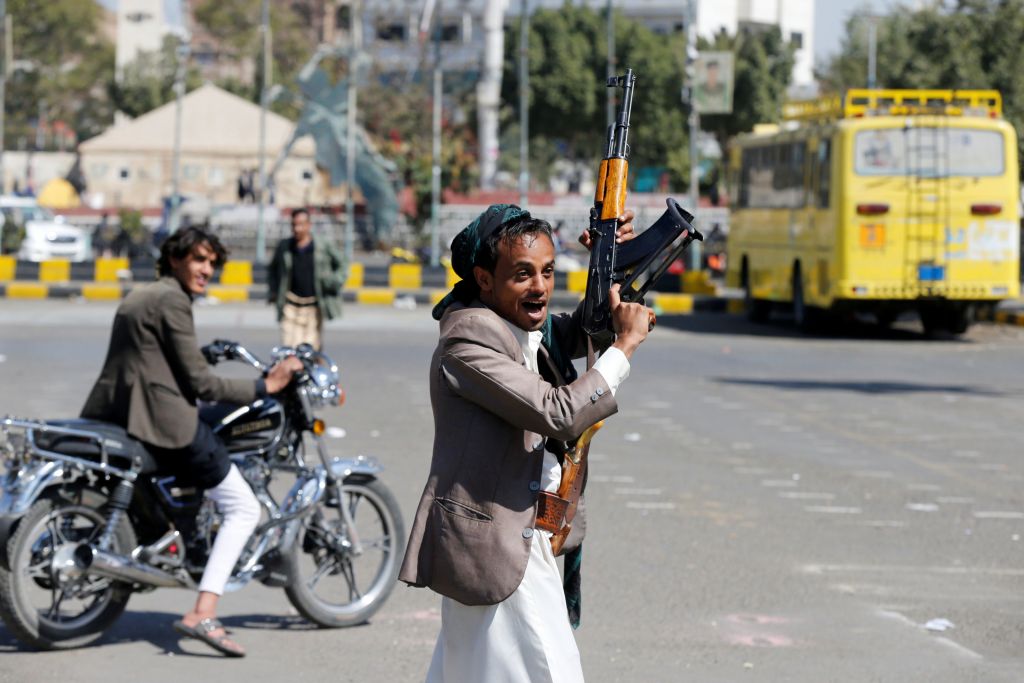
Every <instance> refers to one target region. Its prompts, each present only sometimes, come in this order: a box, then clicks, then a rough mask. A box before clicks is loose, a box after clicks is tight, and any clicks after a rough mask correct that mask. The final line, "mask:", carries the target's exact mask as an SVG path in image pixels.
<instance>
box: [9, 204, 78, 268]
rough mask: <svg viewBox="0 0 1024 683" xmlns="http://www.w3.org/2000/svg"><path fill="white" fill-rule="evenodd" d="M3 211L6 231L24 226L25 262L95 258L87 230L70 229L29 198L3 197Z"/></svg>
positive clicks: (22, 252)
mask: <svg viewBox="0 0 1024 683" xmlns="http://www.w3.org/2000/svg"><path fill="white" fill-rule="evenodd" d="M0 211H2V212H3V218H4V223H5V227H6V229H10V226H11V225H12V224H13V225H24V226H25V239H24V240H22V243H21V249H19V250H18V258H19V259H21V260H24V261H46V260H49V259H66V260H68V261H88V260H89V259H91V258H92V235H91V234H90V233H89V232H88V231H87V230H85V229H83V228H79V227H76V226H74V225H69V224H67V223H65V222H64V219H63V217H61V216H54V215H53V213H52V212H50V210H49V209H46V208H43V207H41V206H39V205H38V204H36V202H35V200H34V199H32V198H30V197H0Z"/></svg>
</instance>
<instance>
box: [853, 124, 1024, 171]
mask: <svg viewBox="0 0 1024 683" xmlns="http://www.w3.org/2000/svg"><path fill="white" fill-rule="evenodd" d="M853 157H854V171H855V172H856V173H857V174H858V175H872V176H879V175H881V176H891V175H922V176H927V177H945V176H998V175H1002V174H1003V173H1004V172H1005V165H1004V153H1003V135H1002V133H1000V132H998V131H994V130H976V129H973V128H928V127H921V126H915V127H907V128H881V129H878V130H864V131H860V132H858V133H857V135H856V137H854V142H853Z"/></svg>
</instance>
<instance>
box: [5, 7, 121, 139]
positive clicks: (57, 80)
mask: <svg viewBox="0 0 1024 683" xmlns="http://www.w3.org/2000/svg"><path fill="white" fill-rule="evenodd" d="M7 12H8V14H10V15H11V23H12V26H13V31H12V43H13V45H14V60H15V62H16V68H14V70H13V73H12V74H11V77H10V79H9V81H8V85H7V88H8V90H7V97H6V115H7V119H6V125H5V129H6V135H7V140H9V143H8V144H9V145H10V146H12V147H29V146H32V145H33V139H34V137H35V132H36V122H37V121H39V120H40V119H42V120H44V121H45V122H47V123H53V122H55V121H63V122H64V123H65V124H66V125H68V126H69V127H70V128H71V129H72V130H73V131H74V132H75V133H76V135H77V136H78V138H79V139H85V138H88V137H91V136H92V135H95V134H97V133H99V132H101V131H102V130H103V129H105V128H106V127H107V126H109V125H110V123H111V121H112V120H113V109H112V107H111V105H110V101H109V98H108V97H107V96H106V92H105V84H106V83H107V74H109V73H112V72H113V69H114V48H113V46H112V45H111V44H110V42H109V41H107V40H105V39H104V38H103V36H102V33H101V32H100V31H99V30H98V25H99V20H100V9H99V7H98V5H97V4H96V3H95V2H93V0H48V1H47V2H36V1H35V0H8V2H7Z"/></svg>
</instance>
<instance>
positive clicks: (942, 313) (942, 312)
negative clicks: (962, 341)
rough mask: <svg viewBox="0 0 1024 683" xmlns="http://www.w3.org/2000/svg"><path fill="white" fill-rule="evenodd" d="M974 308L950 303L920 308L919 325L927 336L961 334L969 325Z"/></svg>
mask: <svg viewBox="0 0 1024 683" xmlns="http://www.w3.org/2000/svg"><path fill="white" fill-rule="evenodd" d="M973 313H974V310H973V308H972V307H971V306H957V305H950V306H944V307H937V306H935V307H928V308H922V309H921V310H920V312H919V314H920V316H921V325H922V326H923V327H924V332H925V334H927V335H928V336H934V335H935V334H937V333H943V332H945V333H949V334H963V333H964V332H966V331H967V329H968V328H969V327H970V326H971V322H972V319H973Z"/></svg>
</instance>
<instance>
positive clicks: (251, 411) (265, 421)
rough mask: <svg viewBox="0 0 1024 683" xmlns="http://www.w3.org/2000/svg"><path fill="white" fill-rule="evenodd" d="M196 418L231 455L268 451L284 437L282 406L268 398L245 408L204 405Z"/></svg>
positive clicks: (213, 404) (217, 404) (228, 405)
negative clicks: (207, 426)
mask: <svg viewBox="0 0 1024 683" xmlns="http://www.w3.org/2000/svg"><path fill="white" fill-rule="evenodd" d="M199 418H200V419H201V420H202V421H203V422H205V423H206V424H208V425H210V428H211V429H213V433H214V434H216V435H217V436H219V437H220V438H221V440H222V441H223V442H224V444H225V445H226V446H227V448H228V451H229V452H231V453H242V452H246V451H255V450H261V451H265V450H270V449H272V448H274V447H275V446H277V444H278V443H279V442H280V441H281V438H282V436H283V435H284V426H285V422H284V406H282V405H281V404H280V403H278V402H277V401H275V400H274V399H272V398H266V399H260V400H258V401H255V402H254V403H251V404H249V405H245V406H237V405H230V404H223V403H210V404H204V405H203V406H202V407H201V408H200V409H199Z"/></svg>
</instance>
